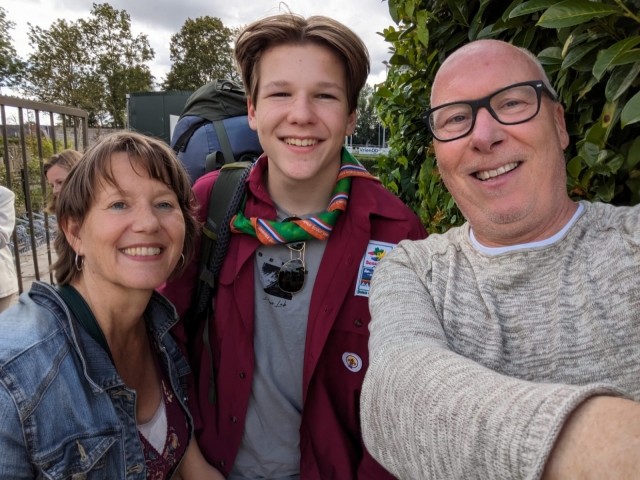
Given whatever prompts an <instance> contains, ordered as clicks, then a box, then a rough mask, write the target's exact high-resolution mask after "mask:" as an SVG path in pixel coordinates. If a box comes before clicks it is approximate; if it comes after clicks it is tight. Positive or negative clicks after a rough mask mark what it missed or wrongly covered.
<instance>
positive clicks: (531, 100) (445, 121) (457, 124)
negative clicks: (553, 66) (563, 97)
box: [422, 80, 557, 142]
mask: <svg viewBox="0 0 640 480" xmlns="http://www.w3.org/2000/svg"><path fill="white" fill-rule="evenodd" d="M542 92H545V93H546V94H547V95H549V97H550V98H551V99H552V100H553V101H554V102H555V101H557V99H556V96H555V95H554V94H553V93H552V92H551V91H550V90H549V89H548V88H547V86H546V85H545V84H544V82H542V80H532V81H529V82H522V83H516V84H514V85H509V86H508V87H505V88H501V89H500V90H498V91H497V92H494V93H492V94H491V95H488V96H486V97H484V98H481V99H479V100H471V101H466V102H452V103H445V104H444V105H439V106H437V107H435V108H431V109H429V110H427V111H426V112H425V113H423V114H422V121H423V122H424V123H426V124H427V126H428V127H429V130H431V133H433V136H434V137H435V138H436V140H439V141H441V142H451V141H452V140H457V139H459V138H462V137H464V136H466V135H469V134H470V133H471V131H472V130H473V127H474V125H475V124H476V116H477V114H478V110H479V109H480V107H484V108H486V109H487V111H488V112H489V113H490V114H491V116H492V117H493V118H495V119H496V120H497V121H498V122H499V123H501V124H503V125H517V124H518V123H524V122H528V121H529V120H531V119H532V118H533V117H535V116H536V115H537V114H538V112H539V111H540V102H541V98H542Z"/></svg>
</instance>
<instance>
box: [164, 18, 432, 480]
mask: <svg viewBox="0 0 640 480" xmlns="http://www.w3.org/2000/svg"><path fill="white" fill-rule="evenodd" d="M235 58H236V61H237V63H238V65H239V67H240V69H241V72H242V79H243V82H244V85H245V89H246V91H247V97H248V100H247V103H248V108H249V123H250V125H251V127H252V128H253V129H255V130H256V131H257V132H258V135H259V138H260V143H261V144H262V147H263V148H264V151H265V153H264V155H263V156H262V157H260V159H259V160H258V162H257V164H256V165H255V166H254V168H253V170H252V172H251V174H250V175H249V177H248V180H247V184H246V192H247V193H246V198H245V201H244V202H243V207H242V209H241V211H239V212H238V214H237V215H236V217H235V218H234V220H233V221H232V230H233V232H234V233H233V235H232V238H231V241H230V245H229V248H228V252H227V255H226V257H225V261H224V264H223V266H222V270H221V272H220V277H219V282H218V290H217V295H216V298H215V300H214V302H215V315H214V318H211V319H210V321H209V324H208V329H207V333H206V335H208V339H209V343H210V345H211V350H212V357H213V358H212V360H210V356H209V354H208V353H207V351H206V349H204V353H202V354H196V357H198V358H197V360H196V362H194V363H195V364H194V365H193V368H194V371H195V372H196V384H197V386H196V388H197V398H196V399H191V403H190V404H191V406H192V409H193V410H194V412H193V413H194V417H195V419H196V427H197V439H198V443H199V445H200V447H201V449H202V452H203V454H204V455H205V457H206V458H207V459H208V461H209V462H211V463H212V464H213V465H214V466H216V467H217V468H219V469H220V470H221V471H222V473H223V474H224V475H225V476H228V478H230V479H235V480H238V479H278V480H285V479H286V480H290V479H303V480H306V479H314V480H315V479H318V480H319V479H340V480H342V479H376V480H379V479H385V478H393V477H391V476H390V475H389V474H388V473H387V472H386V471H385V470H384V469H383V468H382V467H381V466H380V465H379V464H378V463H376V461H375V460H373V458H372V457H371V456H370V455H369V453H368V452H367V451H366V450H365V448H364V445H363V442H362V436H361V432H360V415H359V405H360V388H361V385H362V381H363V378H364V374H365V371H366V370H367V367H368V364H369V356H368V351H367V342H368V339H369V331H368V324H369V318H370V316H369V309H368V305H367V301H368V292H369V280H370V278H371V275H372V273H373V270H374V268H375V266H376V265H377V263H378V261H379V260H380V259H381V258H382V257H383V256H384V255H385V254H386V253H387V252H389V251H390V250H391V249H393V247H394V246H395V245H396V244H397V243H398V242H400V241H401V240H403V239H407V238H409V239H422V238H424V237H425V236H426V233H425V231H424V229H423V227H422V225H421V223H420V221H419V219H418V218H417V217H416V216H415V215H414V214H413V213H412V212H411V211H410V210H409V209H408V208H407V207H406V206H405V205H403V204H402V202H400V201H399V200H398V199H397V198H396V197H394V196H393V195H392V194H390V193H389V192H388V191H387V190H385V189H384V187H383V186H382V185H381V184H380V183H379V181H377V180H376V179H375V178H374V177H372V176H371V175H369V174H368V173H367V172H366V170H365V169H364V168H363V167H362V166H361V165H360V164H359V163H358V162H357V161H356V160H355V159H354V158H353V157H351V155H349V153H348V152H347V151H346V150H344V149H343V147H342V144H343V141H344V137H345V136H346V135H351V134H352V133H353V131H354V129H355V126H356V106H357V100H358V94H359V92H360V89H361V88H362V87H363V86H364V84H365V82H366V80H367V76H368V73H369V55H368V52H367V49H366V47H365V45H364V44H363V43H362V41H361V40H360V38H358V36H357V35H355V34H354V33H353V32H352V31H351V30H349V29H348V28H347V27H345V26H344V25H342V24H340V23H338V22H336V21H335V20H332V19H330V18H326V17H319V16H315V17H310V18H308V19H304V18H302V17H300V16H298V15H294V14H281V15H276V16H272V17H268V18H264V19H262V20H259V21H257V22H255V23H253V24H251V25H249V26H248V27H247V28H246V29H245V30H244V31H243V32H242V33H241V34H240V37H239V38H238V40H237V42H236V48H235ZM216 178H217V172H213V173H211V174H208V175H205V176H204V177H202V178H201V179H200V180H199V181H198V182H196V184H195V186H194V192H195V194H196V197H197V199H198V201H199V203H200V204H201V205H205V206H206V205H208V198H209V195H210V193H211V189H212V186H213V183H214V182H215V179H216ZM204 210H206V207H205V208H203V209H201V211H200V220H202V221H204V220H205V219H206V216H207V212H206V211H204ZM197 263H198V260H197V257H196V261H195V262H194V263H193V264H192V265H191V266H190V268H189V269H188V270H187V272H186V273H185V274H184V275H183V277H182V278H180V279H177V280H175V281H174V282H172V283H170V284H168V285H166V286H165V287H164V288H163V293H164V294H165V295H167V296H168V297H169V298H170V299H171V300H172V301H173V302H174V303H175V304H176V306H177V309H178V313H179V314H181V315H182V314H183V313H184V312H185V311H186V308H187V306H188V303H189V301H190V298H191V295H190V294H191V291H192V289H193V286H194V283H195V277H196V271H197ZM176 335H178V336H179V337H181V338H182V339H183V340H184V334H183V332H182V329H181V328H178V329H177V331H176ZM199 342H200V345H196V347H195V349H194V350H195V351H196V352H201V351H202V350H203V348H202V341H201V340H199ZM212 368H213V370H212ZM212 392H215V396H210V393H212ZM214 397H215V398H214ZM212 400H214V401H213V402H212Z"/></svg>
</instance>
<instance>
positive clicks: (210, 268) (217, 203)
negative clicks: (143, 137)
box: [171, 80, 262, 403]
mask: <svg viewBox="0 0 640 480" xmlns="http://www.w3.org/2000/svg"><path fill="white" fill-rule="evenodd" d="M171 147H172V148H173V150H174V151H175V152H176V153H177V154H178V158H179V159H180V161H181V162H182V164H183V165H184V167H185V168H186V170H187V172H188V173H189V176H190V177H191V181H192V182H194V183H195V181H196V180H197V179H198V178H200V177H201V176H202V175H204V174H205V173H209V172H212V171H214V170H218V169H220V173H219V174H218V178H217V179H216V182H215V184H214V186H213V189H212V190H211V195H210V196H209V208H208V211H207V220H206V222H205V225H204V227H203V232H202V233H203V235H202V241H201V253H200V264H199V267H198V278H197V280H196V285H195V288H194V291H193V296H192V297H191V304H190V307H189V310H188V312H187V315H186V316H185V318H184V328H185V333H186V335H187V345H188V349H189V350H190V351H193V348H192V347H193V343H194V340H195V337H196V334H197V332H198V331H199V328H200V325H201V324H203V323H204V325H205V329H204V345H205V347H206V348H207V351H208V353H209V358H210V360H211V359H212V356H211V346H210V344H209V335H208V328H209V318H210V317H211V315H212V314H213V311H212V308H213V302H212V300H213V297H214V296H215V290H216V285H217V280H218V276H219V274H220V269H221V268H222V262H223V261H224V258H225V255H226V253H227V247H228V246H229V240H230V238H231V230H230V226H229V224H230V222H231V218H232V217H233V216H234V215H235V214H236V213H237V212H238V210H239V208H240V206H241V203H242V200H243V198H244V193H245V180H246V179H247V177H248V176H249V173H250V171H251V167H252V166H253V163H254V162H255V160H256V159H257V157H259V156H260V155H261V153H262V147H261V146H260V142H259V141H258V135H257V133H256V132H255V131H254V130H252V129H251V128H250V127H249V121H248V118H247V101H246V97H245V92H244V89H243V88H242V86H241V85H239V84H237V83H235V82H232V81H230V80H215V81H213V82H211V83H208V84H206V85H204V86H203V87H200V88H199V89H198V90H196V91H195V92H194V93H193V94H192V95H191V96H190V97H189V99H188V100H187V103H186V105H185V107H184V109H183V111H182V114H181V115H180V120H179V121H178V123H177V124H176V127H175V130H174V132H173V137H172V142H171ZM211 375H212V378H211V388H210V393H209V400H210V402H211V403H216V401H217V398H216V397H217V395H216V390H215V378H214V370H213V365H212V368H211Z"/></svg>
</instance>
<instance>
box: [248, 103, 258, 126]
mask: <svg viewBox="0 0 640 480" xmlns="http://www.w3.org/2000/svg"><path fill="white" fill-rule="evenodd" d="M247 116H248V117H249V126H250V127H251V129H252V130H255V131H256V132H257V131H258V120H257V119H256V108H255V107H254V106H253V102H252V101H251V98H249V97H247Z"/></svg>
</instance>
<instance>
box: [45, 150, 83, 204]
mask: <svg viewBox="0 0 640 480" xmlns="http://www.w3.org/2000/svg"><path fill="white" fill-rule="evenodd" d="M81 158H82V153H80V152H78V151H77V150H71V149H68V150H63V151H61V152H60V153H55V154H53V155H51V156H50V157H49V159H48V160H47V161H46V162H45V164H44V175H45V176H46V177H47V183H48V184H49V185H50V186H51V190H52V191H53V196H52V197H50V198H49V204H48V205H47V212H48V213H54V211H55V199H56V197H57V196H58V194H59V193H60V189H61V188H62V184H63V183H64V181H65V179H66V178H67V175H69V171H70V170H71V168H73V166H74V165H75V164H76V163H78V161H79V160H80V159H81Z"/></svg>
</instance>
